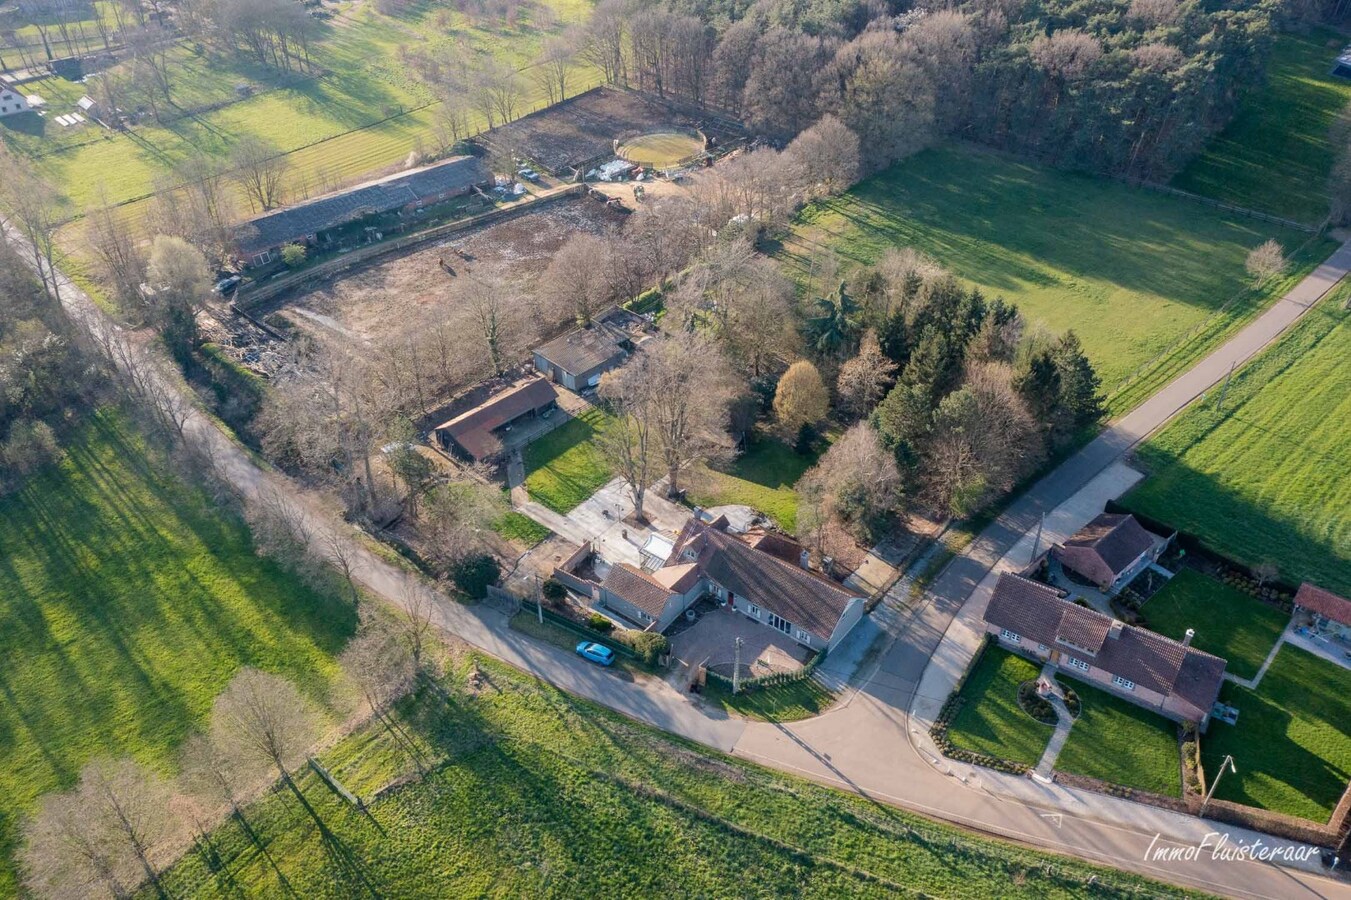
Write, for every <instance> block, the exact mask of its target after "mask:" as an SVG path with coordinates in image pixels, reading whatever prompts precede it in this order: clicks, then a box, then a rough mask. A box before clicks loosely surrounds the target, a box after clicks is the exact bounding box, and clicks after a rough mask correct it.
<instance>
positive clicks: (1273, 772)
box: [1201, 644, 1351, 822]
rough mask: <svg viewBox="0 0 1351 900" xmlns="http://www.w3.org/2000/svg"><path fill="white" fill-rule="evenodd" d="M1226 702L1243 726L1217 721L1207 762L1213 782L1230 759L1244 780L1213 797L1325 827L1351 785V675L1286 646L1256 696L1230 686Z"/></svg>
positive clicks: (1205, 744)
mask: <svg viewBox="0 0 1351 900" xmlns="http://www.w3.org/2000/svg"><path fill="white" fill-rule="evenodd" d="M1220 699H1221V700H1223V701H1224V702H1226V703H1228V704H1229V705H1231V706H1234V707H1236V708H1237V709H1238V710H1239V714H1238V724H1237V725H1226V724H1225V723H1223V722H1218V721H1214V722H1211V725H1210V728H1209V729H1208V730H1207V731H1206V733H1205V734H1204V735H1202V736H1201V761H1202V763H1203V764H1204V766H1205V770H1206V776H1207V777H1208V778H1214V777H1215V774H1216V773H1217V772H1218V771H1219V767H1220V762H1221V760H1223V759H1224V755H1225V754H1226V753H1231V754H1233V756H1234V764H1235V766H1236V767H1237V768H1238V774H1237V775H1235V774H1231V773H1227V774H1225V776H1224V778H1222V779H1221V780H1220V786H1219V787H1218V788H1217V789H1216V791H1215V796H1216V797H1219V798H1221V799H1223V800H1233V801H1234V802H1236V803H1246V804H1248V805H1250V806H1260V807H1262V808H1263V809H1271V810H1276V811H1277V812H1283V813H1288V814H1289V815H1292V816H1301V817H1303V818H1307V819H1314V820H1316V821H1319V822H1326V821H1327V819H1328V817H1329V816H1331V815H1332V810H1333V807H1335V806H1336V805H1337V801H1338V800H1339V799H1340V798H1341V795H1342V792H1343V791H1345V790H1346V785H1347V781H1348V779H1351V671H1348V670H1347V669H1345V668H1343V667H1341V666H1338V665H1336V664H1334V663H1330V662H1328V661H1327V660H1324V659H1320V658H1319V657H1317V656H1314V655H1313V654H1312V653H1307V652H1305V651H1303V650H1300V649H1299V648H1298V647H1292V646H1290V645H1288V644H1287V645H1285V646H1283V647H1281V652H1280V653H1279V654H1277V656H1276V661H1275V662H1274V663H1272V665H1271V668H1270V669H1268V670H1267V673H1266V675H1264V676H1262V683H1261V684H1259V685H1258V686H1257V690H1256V691H1249V690H1246V689H1244V688H1241V687H1239V686H1238V685H1235V684H1229V683H1226V684H1225V685H1224V688H1223V690H1221V691H1220Z"/></svg>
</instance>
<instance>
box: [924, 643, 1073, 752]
mask: <svg viewBox="0 0 1351 900" xmlns="http://www.w3.org/2000/svg"><path fill="white" fill-rule="evenodd" d="M1040 672H1041V667H1040V666H1038V665H1037V664H1036V663H1034V662H1031V661H1029V660H1026V659H1024V658H1023V657H1021V656H1018V655H1017V654H1014V653H1010V652H1009V651H1008V650H1005V649H1004V648H1002V647H997V646H990V647H986V648H985V653H984V655H982V656H981V658H980V662H978V663H976V667H975V668H974V669H972V670H971V673H970V674H969V675H967V677H966V684H964V685H963V686H962V697H963V698H964V701H965V702H963V703H962V708H961V709H959V710H958V711H957V715H955V716H954V717H953V719H952V722H951V723H950V724H949V725H948V738H949V739H950V740H951V741H952V743H953V744H954V745H956V746H958V747H961V748H963V749H966V750H974V751H976V752H977V753H984V754H986V755H988V756H995V757H999V758H1000V759H1009V760H1013V761H1014V762H1022V763H1027V764H1028V765H1029V766H1034V765H1036V764H1037V760H1039V759H1041V754H1042V753H1043V752H1044V751H1045V750H1046V742H1047V741H1049V740H1050V739H1051V732H1052V731H1054V730H1055V729H1054V728H1053V727H1052V726H1050V725H1046V724H1043V723H1042V722H1038V721H1037V720H1036V719H1034V718H1032V717H1031V716H1030V715H1028V714H1027V713H1025V712H1023V709H1022V707H1021V706H1019V705H1018V685H1020V684H1022V683H1023V682H1024V681H1028V680H1030V679H1033V678H1036V677H1037V675H1038V674H1039V673H1040Z"/></svg>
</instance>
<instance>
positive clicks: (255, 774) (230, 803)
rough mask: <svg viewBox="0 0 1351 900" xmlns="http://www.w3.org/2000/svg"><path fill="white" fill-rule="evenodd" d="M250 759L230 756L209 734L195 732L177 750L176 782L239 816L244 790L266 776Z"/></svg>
mask: <svg viewBox="0 0 1351 900" xmlns="http://www.w3.org/2000/svg"><path fill="white" fill-rule="evenodd" d="M251 762H252V760H251V759H246V758H239V757H236V756H232V755H231V754H229V753H227V752H225V751H224V750H222V749H221V748H220V747H219V746H217V745H216V743H215V742H214V741H212V740H211V737H210V736H209V735H207V734H204V733H202V732H197V733H195V734H193V735H191V736H190V737H189V738H188V739H187V740H186V741H184V742H183V747H182V748H181V749H180V750H179V753H178V783H179V784H180V785H181V786H182V788H183V790H184V792H185V793H187V794H189V795H191V796H193V797H199V798H201V799H203V800H205V801H207V802H209V803H211V804H212V805H217V806H218V805H222V804H223V805H225V806H227V807H229V809H230V813H231V815H235V816H238V815H240V814H241V809H240V804H241V803H242V802H243V800H244V797H245V793H246V791H247V790H248V789H249V787H250V786H252V785H253V784H255V783H256V782H260V781H262V780H263V779H264V778H265V777H266V776H265V771H266V769H265V768H264V767H262V766H258V765H251V764H250V763H251Z"/></svg>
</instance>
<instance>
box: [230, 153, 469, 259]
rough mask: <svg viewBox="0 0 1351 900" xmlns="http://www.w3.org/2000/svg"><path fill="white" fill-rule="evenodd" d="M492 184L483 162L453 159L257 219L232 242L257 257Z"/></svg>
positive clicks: (246, 252)
mask: <svg viewBox="0 0 1351 900" xmlns="http://www.w3.org/2000/svg"><path fill="white" fill-rule="evenodd" d="M490 181H492V173H491V172H489V171H488V168H487V166H485V165H484V164H483V162H482V160H480V159H478V158H477V157H473V156H456V157H453V158H451V159H448V160H445V161H444V162H438V163H433V164H432V165H430V166H424V167H423V168H421V169H414V170H413V171H411V172H402V173H400V174H398V175H393V176H390V177H388V178H383V179H380V180H379V181H374V182H370V183H369V184H364V185H360V186H358V187H355V188H352V189H351V190H348V191H343V192H341V193H338V194H331V195H329V196H327V197H320V198H318V199H316V200H310V201H308V202H306V203H300V204H297V205H296V206H289V207H287V208H286V209H279V210H276V211H275V212H270V213H267V214H265V215H261V216H259V217H258V218H256V219H254V220H252V221H251V222H248V223H246V224H245V225H243V226H241V227H240V229H239V231H238V234H237V235H236V242H237V243H238V245H239V249H240V252H241V253H244V254H253V253H258V252H260V251H262V250H268V249H271V248H273V247H279V246H281V245H282V244H287V243H290V242H292V241H298V240H300V239H302V238H304V237H305V236H306V235H310V234H317V233H319V232H321V231H325V230H327V229H329V228H336V227H337V226H339V225H343V224H346V223H348V222H354V221H356V220H357V219H361V218H364V217H365V216H369V215H375V214H378V213H385V212H391V211H393V210H396V209H401V208H403V207H404V206H407V205H408V204H409V203H413V202H416V201H417V200H420V199H424V198H427V197H434V196H437V195H438V194H443V193H446V192H465V191H468V190H470V189H471V188H472V187H474V185H480V184H485V183H487V182H490Z"/></svg>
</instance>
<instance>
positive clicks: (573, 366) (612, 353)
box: [535, 324, 624, 376]
mask: <svg viewBox="0 0 1351 900" xmlns="http://www.w3.org/2000/svg"><path fill="white" fill-rule="evenodd" d="M535 353H537V354H539V355H540V356H541V357H543V358H544V359H546V360H548V361H549V362H550V363H552V364H553V365H555V366H557V367H558V368H560V369H562V370H564V371H565V372H568V373H570V374H571V375H574V376H577V375H585V374H586V373H587V372H590V371H591V370H592V369H596V368H599V367H601V366H603V365H606V364H608V363H610V362H612V361H615V360H617V359H620V358H622V357H623V356H624V350H623V348H622V347H620V346H619V342H618V341H617V340H616V339H615V336H614V335H613V334H611V333H610V331H609V330H608V329H607V328H605V327H604V326H602V325H598V324H597V325H591V326H590V327H587V328H578V329H576V330H574V331H569V332H568V333H567V334H565V335H563V336H562V337H558V338H554V339H553V340H552V341H549V343H547V344H542V345H541V346H539V347H536V348H535Z"/></svg>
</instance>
